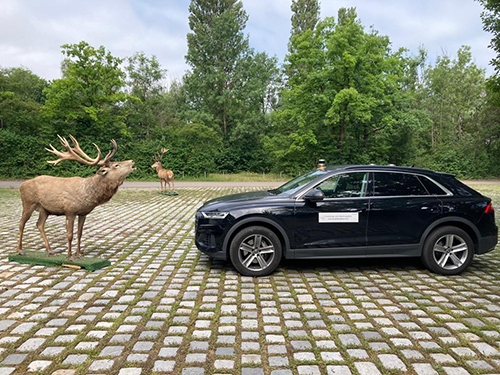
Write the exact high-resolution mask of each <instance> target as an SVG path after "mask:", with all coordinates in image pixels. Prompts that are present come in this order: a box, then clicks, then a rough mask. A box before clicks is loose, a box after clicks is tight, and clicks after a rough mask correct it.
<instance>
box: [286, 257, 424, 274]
mask: <svg viewBox="0 0 500 375" xmlns="http://www.w3.org/2000/svg"><path fill="white" fill-rule="evenodd" d="M279 269H281V270H283V271H291V270H294V271H300V272H318V271H322V270H328V271H334V270H343V271H351V272H352V271H358V272H360V271H368V270H371V271H398V272H399V271H408V270H415V271H426V268H425V266H424V265H423V264H422V262H421V261H420V258H350V259H347V258H346V259H283V260H282V261H281V263H280V266H279V268H278V270H279Z"/></svg>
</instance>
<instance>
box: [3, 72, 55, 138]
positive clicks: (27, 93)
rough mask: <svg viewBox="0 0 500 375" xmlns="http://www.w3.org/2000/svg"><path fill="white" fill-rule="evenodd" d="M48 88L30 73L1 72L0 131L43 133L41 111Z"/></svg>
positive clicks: (45, 83) (41, 80)
mask: <svg viewBox="0 0 500 375" xmlns="http://www.w3.org/2000/svg"><path fill="white" fill-rule="evenodd" d="M47 85H48V83H47V81H45V80H43V79H41V78H39V77H38V76H36V75H35V74H33V73H31V72H30V71H29V70H27V69H24V68H10V69H0V129H9V130H11V131H12V132H15V133H18V134H33V133H36V132H40V131H42V128H43V119H42V117H41V115H40V109H41V108H42V105H43V103H44V101H45V96H44V94H43V90H44V88H45V87H47Z"/></svg>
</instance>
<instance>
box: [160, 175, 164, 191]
mask: <svg viewBox="0 0 500 375" xmlns="http://www.w3.org/2000/svg"><path fill="white" fill-rule="evenodd" d="M160 192H162V193H163V180H162V179H161V178H160Z"/></svg>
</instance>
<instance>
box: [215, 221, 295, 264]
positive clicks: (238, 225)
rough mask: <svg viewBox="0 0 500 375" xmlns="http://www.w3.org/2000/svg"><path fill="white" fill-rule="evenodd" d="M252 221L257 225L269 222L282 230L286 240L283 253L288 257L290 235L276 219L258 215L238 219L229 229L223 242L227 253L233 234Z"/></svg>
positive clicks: (278, 229)
mask: <svg viewBox="0 0 500 375" xmlns="http://www.w3.org/2000/svg"><path fill="white" fill-rule="evenodd" d="M248 223H252V224H255V225H259V223H263V224H268V225H271V226H272V227H273V228H275V229H276V230H277V231H279V232H280V234H281V236H282V237H283V239H284V241H285V247H284V249H283V255H284V256H285V257H286V256H287V253H288V250H289V249H290V239H289V238H288V235H287V234H286V232H285V230H284V229H283V227H282V226H281V225H279V224H278V223H277V222H275V221H274V220H271V219H268V218H265V217H258V216H252V217H247V218H245V219H242V220H239V221H237V222H236V223H235V224H233V226H232V227H231V228H230V229H229V230H228V232H227V234H226V235H225V236H224V242H223V243H222V250H223V251H224V252H225V253H228V251H229V239H230V238H231V237H232V236H233V234H234V233H235V232H236V231H237V230H238V229H239V228H241V227H242V226H244V225H246V224H248Z"/></svg>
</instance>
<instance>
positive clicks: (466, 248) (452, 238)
mask: <svg viewBox="0 0 500 375" xmlns="http://www.w3.org/2000/svg"><path fill="white" fill-rule="evenodd" d="M473 256H474V244H473V242H472V239H471V238H470V236H469V235H468V234H467V232H465V231H464V230H462V229H460V228H457V227H452V226H446V227H441V228H438V229H436V230H435V231H433V232H432V233H431V234H430V235H429V237H428V238H427V240H426V241H425V244H424V248H423V252H422V262H423V263H424V264H425V266H426V267H427V268H428V269H429V270H431V271H433V272H436V273H439V274H441V275H458V274H460V273H462V272H463V271H464V270H465V269H466V268H467V267H469V265H470V263H471V262H472V258H473Z"/></svg>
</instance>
